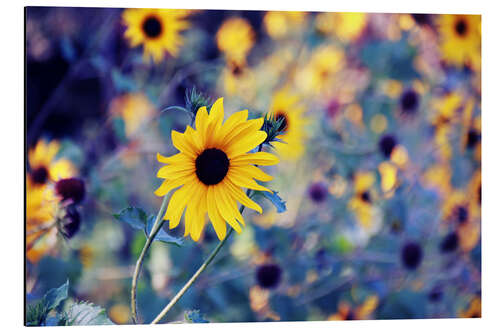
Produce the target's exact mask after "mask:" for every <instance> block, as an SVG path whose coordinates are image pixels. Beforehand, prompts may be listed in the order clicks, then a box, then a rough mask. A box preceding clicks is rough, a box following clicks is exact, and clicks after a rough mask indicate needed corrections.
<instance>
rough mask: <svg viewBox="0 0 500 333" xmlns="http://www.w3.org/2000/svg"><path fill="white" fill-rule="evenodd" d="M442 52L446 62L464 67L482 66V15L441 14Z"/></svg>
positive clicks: (439, 23)
mask: <svg viewBox="0 0 500 333" xmlns="http://www.w3.org/2000/svg"><path fill="white" fill-rule="evenodd" d="M438 26H439V32H440V36H441V39H442V43H441V53H442V56H443V59H444V61H445V62H447V63H449V64H451V65H453V66H458V67H462V66H464V65H468V66H470V67H471V68H472V69H475V70H478V69H480V67H481V16H479V15H440V16H439V22H438Z"/></svg>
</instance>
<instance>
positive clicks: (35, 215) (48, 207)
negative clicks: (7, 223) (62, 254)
mask: <svg viewBox="0 0 500 333" xmlns="http://www.w3.org/2000/svg"><path fill="white" fill-rule="evenodd" d="M57 211H58V200H57V196H56V194H55V192H54V189H53V188H52V187H50V186H39V185H34V183H33V181H32V180H31V179H30V177H29V176H27V177H26V244H27V252H26V257H27V258H28V260H29V261H30V262H32V263H36V262H38V261H39V260H40V259H41V257H42V256H43V255H45V254H46V253H47V252H48V251H50V249H51V248H52V247H53V246H54V245H55V243H56V241H57V237H56V235H57V229H56V228H54V227H53V226H54V222H55V220H56V215H57ZM47 229H48V231H47Z"/></svg>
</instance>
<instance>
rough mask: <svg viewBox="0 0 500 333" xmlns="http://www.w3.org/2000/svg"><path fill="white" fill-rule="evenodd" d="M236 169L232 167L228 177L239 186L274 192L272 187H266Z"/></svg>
mask: <svg viewBox="0 0 500 333" xmlns="http://www.w3.org/2000/svg"><path fill="white" fill-rule="evenodd" d="M234 170H235V169H234V168H233V169H230V170H229V172H228V173H227V176H226V177H227V178H228V179H229V180H230V181H231V182H232V183H234V184H235V185H237V186H241V187H246V188H249V189H252V190H257V191H266V192H272V191H271V190H270V189H268V188H267V187H264V186H262V185H259V184H257V182H256V181H255V180H253V179H252V178H249V177H245V175H242V174H240V173H238V172H235V171H234Z"/></svg>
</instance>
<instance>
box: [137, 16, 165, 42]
mask: <svg viewBox="0 0 500 333" xmlns="http://www.w3.org/2000/svg"><path fill="white" fill-rule="evenodd" d="M142 30H143V31H144V33H145V34H146V36H148V37H149V38H156V37H158V36H159V35H160V34H161V32H162V30H163V27H162V25H161V22H160V20H159V19H158V18H157V17H155V16H150V17H148V18H147V19H146V20H144V23H143V24H142Z"/></svg>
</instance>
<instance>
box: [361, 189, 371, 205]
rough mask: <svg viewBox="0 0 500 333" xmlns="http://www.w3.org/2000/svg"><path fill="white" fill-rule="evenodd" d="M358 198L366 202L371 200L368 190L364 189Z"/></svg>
mask: <svg viewBox="0 0 500 333" xmlns="http://www.w3.org/2000/svg"><path fill="white" fill-rule="evenodd" d="M360 198H361V200H363V201H364V202H366V203H370V202H372V197H371V195H370V192H368V191H364V192H363V193H361V195H360Z"/></svg>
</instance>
